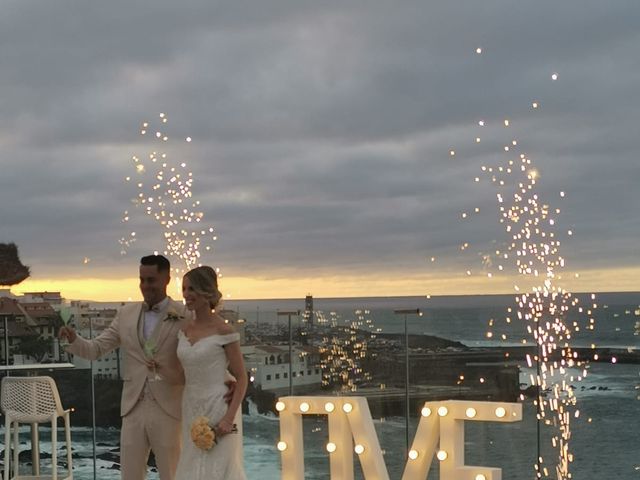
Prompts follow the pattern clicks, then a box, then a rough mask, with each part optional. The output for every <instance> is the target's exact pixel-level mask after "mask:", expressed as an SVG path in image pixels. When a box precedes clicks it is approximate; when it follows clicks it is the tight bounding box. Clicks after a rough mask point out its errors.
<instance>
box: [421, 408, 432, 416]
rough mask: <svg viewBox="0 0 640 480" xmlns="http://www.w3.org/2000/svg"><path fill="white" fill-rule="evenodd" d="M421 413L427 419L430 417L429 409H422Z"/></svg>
mask: <svg viewBox="0 0 640 480" xmlns="http://www.w3.org/2000/svg"><path fill="white" fill-rule="evenodd" d="M421 413H422V416H423V417H428V416H429V415H431V409H430V408H429V407H424V408H423V409H422V412H421Z"/></svg>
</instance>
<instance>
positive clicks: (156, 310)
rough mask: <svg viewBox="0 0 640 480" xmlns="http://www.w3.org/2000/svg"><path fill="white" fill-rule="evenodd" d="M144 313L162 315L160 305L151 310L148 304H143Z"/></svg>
mask: <svg viewBox="0 0 640 480" xmlns="http://www.w3.org/2000/svg"><path fill="white" fill-rule="evenodd" d="M142 311H143V312H155V313H160V305H158V304H156V305H154V306H153V307H151V308H149V305H147V304H146V303H144V302H143V303H142Z"/></svg>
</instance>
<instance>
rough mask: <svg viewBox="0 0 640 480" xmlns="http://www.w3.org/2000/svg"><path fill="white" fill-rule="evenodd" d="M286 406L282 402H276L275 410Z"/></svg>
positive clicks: (280, 409)
mask: <svg viewBox="0 0 640 480" xmlns="http://www.w3.org/2000/svg"><path fill="white" fill-rule="evenodd" d="M285 408H286V405H285V403H284V402H278V403H276V410H277V411H279V412H281V411H283V410H284V409H285Z"/></svg>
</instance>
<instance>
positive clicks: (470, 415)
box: [465, 407, 478, 418]
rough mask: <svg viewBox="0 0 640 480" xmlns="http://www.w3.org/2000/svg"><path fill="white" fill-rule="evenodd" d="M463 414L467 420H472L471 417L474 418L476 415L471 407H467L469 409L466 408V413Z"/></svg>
mask: <svg viewBox="0 0 640 480" xmlns="http://www.w3.org/2000/svg"><path fill="white" fill-rule="evenodd" d="M465 413H466V415H467V417H469V418H473V417H475V416H476V414H477V413H478V412H477V411H476V409H475V408H473V407H469V408H467V411H466V412H465Z"/></svg>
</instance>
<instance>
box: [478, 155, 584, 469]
mask: <svg viewBox="0 0 640 480" xmlns="http://www.w3.org/2000/svg"><path fill="white" fill-rule="evenodd" d="M518 163H519V164H520V165H519V167H520V168H510V166H513V167H516V166H518V165H517V164H518ZM482 170H483V172H484V173H485V175H488V176H489V177H490V180H491V181H492V183H493V184H495V185H496V187H497V189H498V191H497V193H496V199H497V204H498V213H499V222H500V224H501V225H502V226H503V227H504V230H505V232H506V233H507V234H508V235H509V237H510V241H509V243H508V244H507V245H506V248H505V249H504V251H500V250H496V258H497V257H502V258H503V259H504V260H507V259H511V260H512V261H513V262H514V264H515V268H516V270H517V272H518V274H519V275H520V276H523V277H526V278H530V279H533V280H534V284H535V286H534V287H533V288H532V291H531V292H529V293H518V295H517V296H516V297H515V300H516V304H517V308H516V316H517V319H518V320H519V321H522V322H525V324H526V328H527V331H528V332H529V334H530V335H531V336H532V338H533V340H534V342H535V345H536V349H537V354H536V355H535V356H534V357H533V359H532V358H530V357H528V358H527V363H528V365H529V366H533V365H534V364H535V365H536V367H537V373H536V375H532V377H531V382H532V384H533V385H535V386H536V387H537V388H538V396H537V399H536V402H535V403H536V406H537V408H538V414H537V415H538V421H539V422H541V424H543V425H545V426H548V427H549V428H553V427H556V428H557V431H556V432H554V433H553V434H552V436H551V443H552V446H553V447H554V448H555V449H556V450H557V452H558V459H557V464H556V466H555V469H554V470H555V476H556V478H558V479H560V480H564V479H569V478H571V473H570V471H569V470H570V468H569V467H570V463H571V462H572V461H573V453H572V452H571V450H570V443H569V441H570V438H571V428H570V427H571V419H572V418H578V417H579V413H580V412H579V410H578V408H577V400H576V397H575V395H574V391H573V388H574V387H573V386H572V383H575V382H576V381H580V380H582V379H583V378H584V377H585V376H586V375H587V369H586V368H587V367H586V364H585V361H583V360H581V359H579V358H578V356H577V354H576V353H575V352H574V351H573V350H572V348H571V339H572V336H573V334H574V332H577V331H579V330H580V326H579V324H578V322H576V321H573V322H571V321H570V320H569V316H570V315H571V314H572V313H573V312H576V311H578V308H579V307H578V303H579V302H578V299H577V298H576V297H574V296H573V295H572V294H571V293H570V292H568V291H566V290H565V289H563V288H562V287H561V286H560V285H559V284H558V280H559V279H560V277H561V275H560V271H561V270H562V269H563V268H565V259H564V257H563V256H562V255H561V253H560V240H559V239H558V237H559V235H558V232H557V231H556V229H557V228H558V227H557V225H556V219H555V217H554V216H555V215H556V214H558V213H559V212H560V209H558V208H555V209H554V208H551V206H550V205H548V204H546V203H543V202H542V201H541V198H540V194H539V193H538V192H537V180H538V179H539V178H540V174H539V171H538V170H537V169H535V168H533V167H532V162H531V160H530V159H529V158H528V157H527V156H526V155H520V159H519V162H517V161H515V162H514V161H512V160H509V161H508V162H507V163H506V164H503V165H499V166H497V167H490V168H483V169H482ZM490 262H491V256H490V255H486V254H485V255H482V263H483V266H484V267H485V268H486V267H491V263H490ZM498 270H499V271H502V270H503V268H502V265H500V268H499V269H498ZM467 274H469V271H467ZM490 275H491V272H490V273H489V274H488V276H490ZM514 288H515V290H516V291H517V292H519V288H518V287H517V286H515V287H514ZM593 299H594V300H595V296H593ZM596 306H597V305H596V304H595V303H594V304H593V306H592V308H594V309H595V308H596ZM591 314H592V310H591V309H588V315H589V317H590V318H589V326H588V327H587V328H593V323H594V319H593V316H592V315H591ZM509 315H511V312H509ZM510 322H511V318H510V316H509V317H507V323H510ZM493 326H494V322H493V320H492V321H491V322H490V328H493ZM493 337H494V335H493V332H492V331H491V330H489V331H488V332H487V338H493ZM501 338H502V340H506V339H507V337H506V335H502V336H501ZM522 343H523V344H526V343H527V341H526V340H525V339H523V342H522ZM574 370H579V371H580V374H579V375H577V378H575V377H576V376H575V375H573V376H572V375H571V371H574ZM545 392H548V396H546V393H545ZM535 469H536V475H537V477H538V478H542V477H543V476H547V475H548V473H549V469H548V468H547V467H546V466H544V459H543V458H542V457H540V458H539V461H538V464H537V465H536V466H535Z"/></svg>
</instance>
